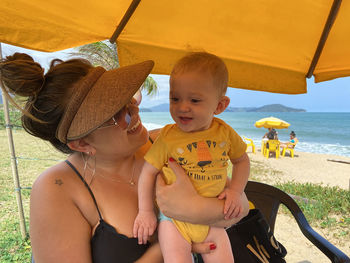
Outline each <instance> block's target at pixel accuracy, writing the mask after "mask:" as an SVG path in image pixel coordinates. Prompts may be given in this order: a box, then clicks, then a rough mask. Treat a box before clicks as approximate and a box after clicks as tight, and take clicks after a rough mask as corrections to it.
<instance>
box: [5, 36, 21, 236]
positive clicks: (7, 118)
mask: <svg viewBox="0 0 350 263" xmlns="http://www.w3.org/2000/svg"><path fill="white" fill-rule="evenodd" d="M0 59H2V49H1V43H0ZM0 85H2V83H1V82H0ZM2 88H3V87H1V89H2ZM1 94H2V103H3V106H4V115H5V127H6V132H7V138H8V144H9V150H10V154H11V168H12V177H13V183H14V186H15V194H16V200H17V206H18V213H19V219H20V220H19V225H20V229H21V235H22V238H23V239H24V238H26V236H27V230H26V221H25V217H24V211H23V203H22V193H21V189H22V188H21V186H20V182H19V176H18V169H17V162H16V160H17V158H16V153H15V146H14V143H13V136H12V129H11V127H12V125H11V122H10V114H9V108H8V101H7V98H6V96H5V94H4V92H1Z"/></svg>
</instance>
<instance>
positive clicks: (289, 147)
mask: <svg viewBox="0 0 350 263" xmlns="http://www.w3.org/2000/svg"><path fill="white" fill-rule="evenodd" d="M296 144H297V142H294V143H293V142H288V143H287V145H286V146H285V147H283V150H282V156H283V157H284V156H285V154H286V151H289V155H290V157H292V158H293V157H294V148H295V145H296Z"/></svg>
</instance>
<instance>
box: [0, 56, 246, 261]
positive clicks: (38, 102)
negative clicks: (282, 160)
mask: <svg viewBox="0 0 350 263" xmlns="http://www.w3.org/2000/svg"><path fill="white" fill-rule="evenodd" d="M153 64H154V63H153V62H152V61H145V62H142V63H139V64H135V65H131V66H127V67H122V68H119V69H115V70H111V71H105V70H104V69H103V68H101V67H96V68H95V67H93V66H91V64H90V63H89V62H87V61H85V60H80V59H73V60H69V61H66V62H63V61H60V60H54V61H52V63H51V67H50V69H49V70H48V72H47V73H46V74H44V69H43V68H42V67H41V66H40V65H39V64H38V63H36V62H34V61H33V59H32V58H31V57H30V56H28V55H26V54H20V53H16V54H14V55H13V56H9V57H7V58H6V59H4V60H3V61H2V62H1V64H0V72H1V79H2V82H3V84H4V88H5V90H4V92H5V94H7V96H8V97H9V99H10V100H11V98H10V96H9V94H10V93H12V94H13V93H15V94H16V95H20V96H23V97H28V100H27V103H26V106H25V109H24V110H23V113H24V114H23V116H22V124H23V127H24V128H25V130H26V131H28V132H29V133H30V134H32V135H34V136H36V137H39V138H41V139H44V140H47V141H49V142H50V143H51V144H52V145H53V146H54V147H55V148H57V149H58V150H60V151H62V152H64V153H67V154H69V155H68V158H67V160H66V161H65V162H60V163H58V164H57V165H55V166H53V167H51V168H49V169H47V170H46V171H44V172H43V173H42V174H41V175H40V176H39V177H38V179H37V180H36V181H35V183H34V185H33V188H32V192H31V203H30V236H31V242H32V249H33V256H34V259H35V262H36V263H40V262H52V263H55V262H75V263H79V262H84V263H86V262H95V263H98V262H139V263H142V262H162V256H161V253H160V249H159V245H158V243H157V241H156V240H152V241H151V242H149V243H148V244H146V245H138V244H137V239H136V238H132V227H133V222H134V219H135V216H136V214H137V208H138V206H137V203H138V201H137V184H138V177H139V173H140V171H141V168H142V165H143V154H144V152H145V151H146V150H147V149H148V147H149V144H150V143H149V141H148V132H147V130H146V129H145V128H144V127H143V126H142V124H141V122H140V118H139V115H138V107H137V103H136V101H135V100H134V99H133V98H132V97H133V95H134V94H135V93H136V92H137V90H138V89H139V88H140V86H141V85H142V83H143V82H144V80H145V79H146V77H147V75H148V74H149V73H150V71H151V69H152V67H153ZM151 137H153V138H154V137H156V134H151ZM173 168H174V169H175V170H176V171H177V170H179V167H178V166H176V165H175V164H174V165H173ZM177 175H178V176H179V180H183V181H184V182H183V183H182V185H181V187H179V186H178V185H177V184H174V185H171V186H165V185H164V182H162V181H161V180H160V181H159V183H158V187H157V201H158V203H159V206H160V209H161V210H162V211H163V212H164V214H166V215H168V216H171V217H174V218H178V219H179V220H187V221H190V222H196V223H201V224H211V225H215V226H223V227H224V226H229V225H230V224H232V223H235V222H237V221H239V220H240V218H235V219H232V220H225V219H223V214H222V210H223V202H222V201H220V200H217V199H215V198H214V199H207V198H202V197H200V196H198V195H197V193H196V192H195V191H194V189H193V188H192V187H191V184H190V182H189V181H188V180H187V178H186V176H185V175H184V174H183V171H182V170H179V172H177ZM184 183H185V186H183V184H184ZM186 183H187V184H186ZM187 198H190V199H187ZM242 198H244V197H242ZM187 200H193V201H195V203H193V204H192V206H189V205H188V203H189V202H188V201H187ZM245 203H247V200H246V199H245ZM194 204H195V205H194ZM179 207H181V209H180V208H179ZM203 207H205V209H204V211H211V213H210V215H206V213H204V212H203ZM247 207H248V206H246V210H245V212H244V213H243V214H244V215H246V214H247V210H248V209H247ZM197 208H201V209H197ZM177 209H179V211H177ZM172 211H177V212H176V214H175V213H174V214H172ZM210 248H215V244H204V246H202V247H199V248H195V250H196V251H197V252H201V253H204V252H208V251H209V252H210Z"/></svg>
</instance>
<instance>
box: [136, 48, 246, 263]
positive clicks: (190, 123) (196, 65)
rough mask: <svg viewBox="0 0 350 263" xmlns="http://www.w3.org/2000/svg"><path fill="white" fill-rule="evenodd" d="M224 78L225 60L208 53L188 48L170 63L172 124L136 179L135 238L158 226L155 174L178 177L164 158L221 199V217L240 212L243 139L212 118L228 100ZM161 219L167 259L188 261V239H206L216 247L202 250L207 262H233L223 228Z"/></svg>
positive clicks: (209, 194)
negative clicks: (230, 177)
mask: <svg viewBox="0 0 350 263" xmlns="http://www.w3.org/2000/svg"><path fill="white" fill-rule="evenodd" d="M227 81H228V72H227V68H226V65H225V63H224V62H223V61H222V60H221V59H220V58H218V57H217V56H215V55H212V54H209V53H205V52H196V53H192V54H190V55H187V56H185V57H183V58H182V59H180V60H179V61H178V62H177V63H176V65H175V66H174V68H173V70H172V72H171V75H170V113H171V116H172V118H173V120H174V121H175V124H169V125H166V126H165V127H164V128H163V129H162V130H161V132H160V135H159V137H158V138H157V140H156V141H155V142H154V144H153V146H152V147H151V149H150V150H149V152H148V153H147V154H146V155H145V160H146V162H145V165H144V167H143V170H142V173H141V175H140V179H139V189H138V190H139V213H138V215H137V217H136V219H135V223H134V236H135V237H138V239H139V243H145V242H147V238H148V237H149V236H150V235H152V234H153V232H154V230H155V228H156V225H157V219H156V216H155V213H154V201H153V200H154V183H155V179H156V176H157V174H158V173H159V171H160V170H162V171H163V173H164V177H165V181H166V183H167V184H172V183H173V182H174V181H175V180H176V177H175V175H174V174H173V173H172V170H171V169H170V168H168V167H167V164H168V160H169V161H176V162H178V163H179V164H180V165H181V166H182V167H183V168H184V169H185V170H186V172H187V175H188V177H189V178H190V180H191V181H192V183H193V185H194V187H195V188H196V190H197V192H198V193H199V194H200V195H202V196H205V197H218V198H219V199H225V205H224V211H223V213H224V215H223V217H225V218H226V219H228V218H233V217H236V216H239V215H240V214H241V212H242V203H241V198H240V197H241V194H242V193H243V191H244V188H245V186H246V183H247V181H248V177H249V167H250V164H249V158H248V156H247V154H246V153H245V151H246V144H245V143H244V142H243V140H242V139H241V137H240V136H239V135H238V134H237V133H236V132H235V131H234V130H233V129H232V128H231V127H230V126H229V125H227V124H226V123H225V122H224V121H222V120H220V119H218V118H216V117H214V116H215V115H217V114H220V113H221V112H223V111H224V110H225V109H226V108H227V106H228V105H229V103H230V99H229V98H228V97H226V96H225V94H226V90H227ZM229 160H231V162H232V163H233V169H232V180H231V182H230V181H229V180H228V178H227V167H228V161H229ZM188 201H189V202H191V200H188ZM194 205H195V204H194ZM159 220H160V222H159V228H158V237H159V242H160V247H161V250H162V253H163V256H164V260H165V262H192V256H191V244H192V242H204V241H210V242H214V243H215V244H216V246H217V248H216V249H215V251H213V252H211V253H208V254H203V255H202V257H203V260H204V261H205V262H206V263H208V262H233V255H232V250H231V245H230V241H229V239H228V237H227V234H226V231H225V229H224V228H217V227H212V226H207V225H196V224H191V223H188V222H181V221H178V220H175V219H171V218H168V217H166V216H165V215H163V214H162V213H161V212H160V216H159Z"/></svg>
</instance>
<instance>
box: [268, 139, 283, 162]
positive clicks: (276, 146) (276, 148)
mask: <svg viewBox="0 0 350 263" xmlns="http://www.w3.org/2000/svg"><path fill="white" fill-rule="evenodd" d="M266 144H268V146H267V145H266V147H265V150H264V155H265V157H266V158H269V157H270V153H271V152H274V153H275V155H276V159H278V157H279V156H280V142H279V140H268V141H267V143H266Z"/></svg>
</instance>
